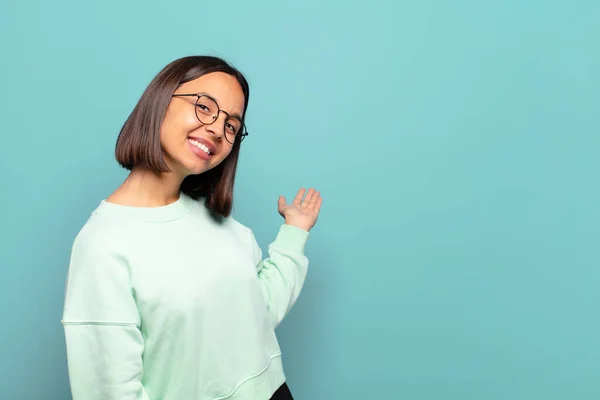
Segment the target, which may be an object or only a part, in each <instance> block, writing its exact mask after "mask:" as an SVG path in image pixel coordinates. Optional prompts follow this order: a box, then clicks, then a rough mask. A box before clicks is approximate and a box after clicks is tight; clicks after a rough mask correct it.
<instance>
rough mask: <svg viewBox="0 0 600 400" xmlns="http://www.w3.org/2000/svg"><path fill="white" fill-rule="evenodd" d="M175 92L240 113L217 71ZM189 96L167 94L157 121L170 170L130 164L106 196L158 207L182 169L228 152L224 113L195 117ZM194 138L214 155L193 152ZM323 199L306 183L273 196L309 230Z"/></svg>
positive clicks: (194, 168) (197, 168)
mask: <svg viewBox="0 0 600 400" xmlns="http://www.w3.org/2000/svg"><path fill="white" fill-rule="evenodd" d="M175 93H207V94H209V95H210V96H211V97H213V98H214V99H215V100H216V101H217V103H218V105H219V108H220V109H221V110H223V111H225V112H227V113H228V114H229V115H235V114H238V115H242V113H243V110H244V101H245V99H244V93H243V91H242V88H241V86H240V84H239V83H238V81H237V79H236V78H234V77H233V76H231V75H228V74H225V73H223V72H213V73H210V74H206V75H203V76H201V77H199V78H197V79H194V80H193V81H190V82H186V83H185V84H183V85H181V86H180V87H179V88H178V89H177V91H176V92H175ZM194 104H195V98H193V97H173V98H172V99H171V103H170V104H169V107H168V109H167V112H166V114H165V118H164V121H163V125H162V127H161V133H160V141H161V146H162V149H163V154H164V159H165V162H166V163H167V165H168V166H169V169H170V170H171V172H167V173H156V172H154V171H151V170H149V169H147V168H143V167H134V168H133V170H132V171H131V172H130V174H129V176H128V177H127V178H126V179H125V181H124V182H123V183H122V184H121V186H119V187H118V188H117V190H115V192H113V193H112V194H111V195H110V196H109V197H108V198H107V199H106V200H107V201H109V202H112V203H116V204H122V205H127V206H133V207H160V206H165V205H167V204H170V203H173V202H174V201H176V200H178V199H179V195H180V187H181V183H182V182H183V180H184V179H185V177H186V176H188V175H196V174H201V173H204V172H206V171H208V170H210V169H212V168H215V167H216V166H217V165H219V164H220V163H221V162H223V160H224V159H225V158H226V157H227V156H228V155H229V154H230V153H231V149H232V147H233V146H232V145H231V144H230V143H229V142H228V141H227V140H225V137H224V135H225V123H226V119H227V114H225V113H224V112H221V113H219V116H218V118H217V120H216V121H215V122H214V123H212V124H210V125H203V124H201V123H200V122H199V121H198V119H197V118H196V115H195V112H194V107H195V105H194ZM190 137H195V138H200V139H202V140H205V141H209V143H210V144H211V145H212V146H213V147H214V152H213V153H214V155H213V156H212V157H210V159H208V160H205V159H202V158H201V157H199V156H198V155H196V154H195V153H194V151H193V146H192V145H191V144H190V143H189V138H190ZM322 202H323V199H322V198H321V195H320V193H319V192H318V191H316V190H314V189H313V188H310V189H309V190H308V191H307V190H306V189H304V188H301V189H300V190H298V193H297V194H296V196H295V197H294V199H293V200H292V202H291V203H290V204H288V203H287V202H286V200H285V198H284V197H283V196H279V199H278V202H277V210H278V212H279V214H280V215H281V216H282V217H283V218H284V219H285V223H286V224H288V225H293V226H296V227H298V228H300V229H303V230H306V231H309V230H310V229H312V227H313V226H314V225H315V223H316V222H317V218H318V216H319V211H320V209H321V204H322Z"/></svg>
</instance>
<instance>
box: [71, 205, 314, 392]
mask: <svg viewBox="0 0 600 400" xmlns="http://www.w3.org/2000/svg"><path fill="white" fill-rule="evenodd" d="M308 235H309V234H308V232H306V231H304V230H302V229H300V228H296V227H293V226H290V225H285V224H284V225H282V226H281V228H280V230H279V232H278V234H277V237H276V239H275V241H274V242H273V243H271V244H270V245H269V257H268V258H266V259H264V260H263V259H262V254H261V250H260V247H259V246H258V244H257V243H256V240H255V238H254V235H253V233H252V231H251V230H250V229H248V228H247V227H245V226H243V225H242V224H240V223H239V222H237V221H236V220H235V219H234V218H233V217H228V218H226V219H224V220H222V221H221V222H218V221H216V220H215V219H213V218H212V217H211V216H210V213H209V212H208V209H207V208H206V206H205V205H204V204H203V203H202V202H200V201H195V200H193V199H191V198H190V197H187V196H186V195H184V194H182V195H181V196H180V198H179V200H177V201H176V202H175V203H172V204H169V205H167V206H163V207H147V208H143V207H128V206H122V205H117V204H114V203H108V202H106V201H102V202H101V203H100V205H99V206H98V207H97V209H96V210H95V211H94V212H93V213H92V215H91V216H90V218H89V220H88V221H87V222H86V224H85V225H84V227H83V228H82V229H81V231H80V232H79V234H78V235H77V238H76V239H75V242H74V244H73V249H72V254H71V261H70V265H69V271H68V278H67V282H66V295H65V305H64V313H63V319H62V322H63V325H64V329H65V337H66V345H67V361H68V371H69V378H70V383H71V391H72V394H73V399H74V400H113V399H114V400H117V399H118V400H134V399H135V400H138V399H139V400H159V399H160V400H217V399H230V400H242V399H244V400H267V399H269V398H270V397H271V395H272V394H273V393H274V392H275V390H276V389H277V388H278V387H279V386H280V385H282V384H283V383H284V381H285V375H284V371H283V368H282V362H281V351H280V347H279V344H278V341H277V338H276V336H275V332H274V330H275V327H276V326H277V325H278V324H279V323H280V322H281V320H282V319H283V318H284V316H285V315H286V314H287V313H288V312H289V310H290V308H291V307H292V305H293V304H294V302H295V301H296V299H297V297H298V295H299V293H300V290H301V288H302V285H303V283H304V279H305V277H306V272H307V267H308V260H307V258H306V256H305V255H304V247H305V244H306V241H307V239H308Z"/></svg>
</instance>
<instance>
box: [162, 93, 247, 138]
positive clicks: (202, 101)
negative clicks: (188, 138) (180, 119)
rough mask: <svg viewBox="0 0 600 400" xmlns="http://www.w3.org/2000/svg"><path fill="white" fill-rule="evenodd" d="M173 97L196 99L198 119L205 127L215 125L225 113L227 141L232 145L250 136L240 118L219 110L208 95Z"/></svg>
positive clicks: (179, 95)
mask: <svg viewBox="0 0 600 400" xmlns="http://www.w3.org/2000/svg"><path fill="white" fill-rule="evenodd" d="M173 97H195V98H196V104H195V105H194V109H195V110H196V118H198V121H200V122H201V123H202V124H204V125H210V124H213V123H214V122H215V121H216V120H217V118H219V113H221V112H223V113H224V114H225V115H227V119H226V120H225V139H226V140H227V141H228V142H229V143H231V144H239V143H241V142H242V140H244V138H245V137H246V136H248V131H247V130H246V125H245V124H244V123H243V122H242V120H241V118H240V117H238V116H233V117H232V116H230V115H229V113H228V112H227V111H223V110H221V109H220V108H219V105H218V104H217V101H216V100H215V99H213V98H212V97H210V96H209V95H207V94H199V93H192V94H188V93H182V94H174V95H173Z"/></svg>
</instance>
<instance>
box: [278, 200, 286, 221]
mask: <svg viewBox="0 0 600 400" xmlns="http://www.w3.org/2000/svg"><path fill="white" fill-rule="evenodd" d="M285 203H286V202H285V197H283V196H279V199H278V200H277V211H279V214H280V215H281V216H283V210H284V209H285Z"/></svg>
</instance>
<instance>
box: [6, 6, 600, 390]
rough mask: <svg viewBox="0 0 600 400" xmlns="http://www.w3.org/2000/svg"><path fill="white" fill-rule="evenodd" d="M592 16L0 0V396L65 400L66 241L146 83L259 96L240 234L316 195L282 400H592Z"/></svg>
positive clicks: (596, 226)
mask: <svg viewBox="0 0 600 400" xmlns="http://www.w3.org/2000/svg"><path fill="white" fill-rule="evenodd" d="M599 20H600V3H598V2H597V1H592V0H590V1H567V0H564V1H528V2H524V1H516V0H507V1H493V2H492V1H469V0H459V1H454V2H448V1H442V0H437V1H416V0H413V1H391V0H390V1H387V2H386V1H383V0H372V1H367V2H363V1H361V2H358V1H325V2H322V1H321V0H303V1H293V2H292V1H254V2H248V1H228V2H218V1H210V2H203V1H182V0H176V1H170V2H159V1H143V2H142V1H135V2H133V1H113V0H110V1H103V2H94V3H92V2H82V1H51V2H48V1H40V0H35V1H24V2H21V1H17V0H2V2H1V3H0V45H1V49H2V55H1V63H0V80H1V89H0V113H1V115H0V133H1V138H2V142H1V146H0V169H1V173H2V185H1V190H2V195H1V196H0V202H1V203H0V212H1V213H2V215H1V228H0V229H1V231H0V246H1V258H0V262H1V269H0V301H1V303H0V305H1V307H0V313H1V314H0V318H1V321H2V322H0V398H1V399H2V400H5V399H6V400H21V399H25V400H37V399H44V400H62V399H68V398H70V395H69V386H68V376H67V368H66V356H65V345H64V336H63V329H62V326H61V324H60V319H61V313H62V305H63V296H64V281H65V276H66V271H67V266H68V260H69V252H70V248H71V244H72V241H73V239H74V237H75V235H76V233H77V232H78V230H79V229H80V227H81V226H82V225H83V224H84V222H85V221H86V219H87V217H88V215H89V213H90V212H91V211H92V210H93V208H95V207H96V205H97V204H98V202H99V201H100V200H101V199H103V198H105V197H106V196H107V195H108V194H109V193H110V192H111V191H112V190H114V189H115V188H116V187H117V186H118V185H119V184H120V183H121V181H122V180H123V179H124V178H125V176H126V171H124V170H122V169H120V168H119V167H118V166H117V164H116V162H115V161H114V159H113V148H114V144H115V140H116V138H117V134H118V132H119V129H120V128H121V126H122V124H123V122H124V121H125V119H126V117H127V115H128V114H129V113H130V111H131V110H132V108H133V107H134V105H135V103H136V102H137V100H138V98H139V96H140V95H141V94H142V91H143V90H144V88H145V87H146V85H147V84H148V83H149V82H150V80H151V79H152V77H153V76H154V75H155V74H156V73H158V71H159V70H160V69H161V68H162V67H163V66H164V65H166V64H167V63H168V62H170V61H172V60H174V59H176V58H179V57H181V56H185V55H190V54H212V55H218V56H222V57H224V58H226V59H227V60H229V61H231V62H232V63H233V64H234V65H236V66H238V67H239V68H240V69H241V70H242V71H243V72H244V73H245V74H246V75H247V76H248V79H249V81H250V86H251V98H250V107H249V110H248V119H247V125H248V130H249V132H250V136H249V137H248V138H247V140H246V141H245V142H244V144H243V147H242V155H241V161H240V165H239V174H238V179H237V187H236V201H235V211H234V212H235V216H236V217H237V219H239V220H240V221H241V222H242V223H244V224H246V225H248V226H250V227H251V228H252V229H254V231H255V233H256V237H257V239H258V240H259V242H260V244H261V246H262V247H263V250H266V246H267V245H268V244H269V243H270V242H271V241H272V240H273V238H274V236H275V234H276V231H277V229H278V226H279V224H280V223H281V222H282V220H281V218H280V216H279V215H278V214H277V211H276V202H277V196H278V195H280V194H283V195H285V196H287V198H288V200H289V199H290V198H291V196H293V194H294V193H295V191H296V190H297V189H298V188H299V187H303V186H305V187H309V186H314V187H316V188H318V189H320V190H321V191H322V194H323V197H324V205H323V210H322V213H321V216H320V220H319V222H318V224H317V226H316V228H315V229H314V231H313V232H312V235H311V239H310V241H309V244H308V248H307V254H308V256H309V257H310V261H311V264H310V270H309V275H308V278H307V281H306V284H305V287H304V289H303V292H302V295H301V296H300V299H299V302H298V303H297V304H296V306H295V308H294V309H293V310H292V312H291V314H289V316H288V318H287V319H286V320H285V322H284V323H283V324H282V325H281V327H280V328H279V329H278V335H279V338H280V341H281V345H282V348H283V352H284V365H285V368H286V372H287V376H288V380H289V384H290V386H291V388H292V391H293V392H294V394H295V397H296V398H297V399H299V400H305V399H306V400H309V399H310V400H320V399H323V400H325V399H344V400H345V399H352V400H354V399H380V398H385V399H411V400H433V399H436V400H438V399H444V400H469V399H473V400H482V399H485V400H500V399H510V400H520V399H523V400H531V399H545V400H550V399H568V400H580V399H582V400H583V399H598V398H600V367H599V361H600V313H599V312H598V303H599V302H600V291H599V289H598V288H599V286H600V269H599V266H600V245H599V243H598V241H599V238H600V189H599V187H598V171H599V169H600V156H599V154H598V152H599V149H600V135H599V133H600V132H599V126H600V125H599V119H600V117H599V116H600V95H599V93H600V51H599V50H598V39H599V38H600V24H599V23H598V21H599Z"/></svg>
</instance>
